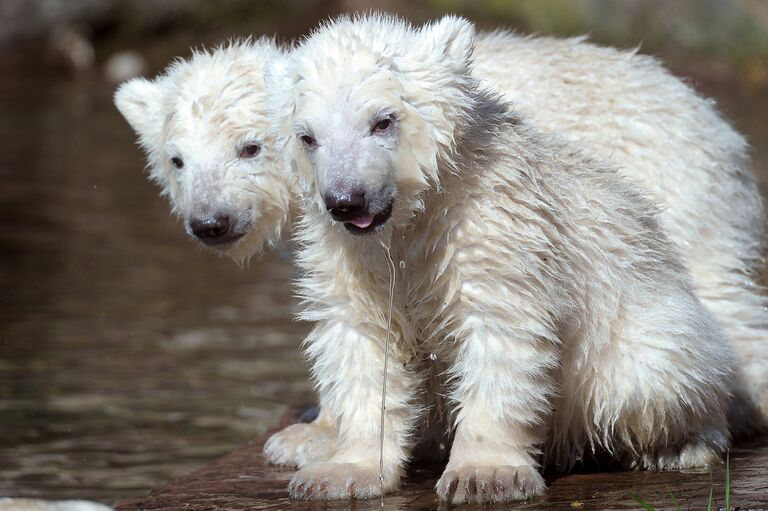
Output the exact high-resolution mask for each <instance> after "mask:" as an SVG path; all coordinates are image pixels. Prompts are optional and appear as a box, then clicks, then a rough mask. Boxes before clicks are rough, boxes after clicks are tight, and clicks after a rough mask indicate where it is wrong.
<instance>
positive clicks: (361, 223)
mask: <svg viewBox="0 0 768 511" xmlns="http://www.w3.org/2000/svg"><path fill="white" fill-rule="evenodd" d="M349 223H350V224H352V225H354V226H357V227H359V228H361V229H365V228H366V227H368V226H369V225H371V224H372V223H373V215H366V216H361V217H359V218H355V219H354V220H350V221H349Z"/></svg>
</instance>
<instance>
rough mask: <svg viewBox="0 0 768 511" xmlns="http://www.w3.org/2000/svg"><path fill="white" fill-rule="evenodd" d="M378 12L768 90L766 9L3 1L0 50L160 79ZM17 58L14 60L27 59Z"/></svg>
mask: <svg viewBox="0 0 768 511" xmlns="http://www.w3.org/2000/svg"><path fill="white" fill-rule="evenodd" d="M368 9H381V10H388V11H393V12H397V13H399V14H402V15H404V16H407V17H409V18H410V19H412V20H413V21H415V22H421V21H424V20H427V19H429V18H432V17H435V16H438V15H440V14H443V13H447V12H453V13H460V14H462V15H465V16H468V17H470V18H472V19H473V20H474V21H476V22H477V23H478V25H479V26H481V27H483V28H492V27H496V26H504V27H513V28H516V29H518V30H521V31H525V32H535V33H542V34H559V35H575V34H590V37H591V39H592V40H594V41H596V42H600V43H604V44H609V45H614V46H620V47H634V46H637V45H641V50H642V51H643V52H647V53H653V54H657V55H661V56H662V57H663V58H664V59H665V60H666V61H667V62H668V63H669V64H670V65H671V66H672V67H673V68H674V69H676V70H680V72H683V73H686V74H696V75H701V76H703V77H704V78H706V79H717V80H726V79H734V80H737V81H738V83H739V84H740V85H741V86H743V87H746V88H749V89H752V90H755V89H758V90H759V89H763V88H765V87H766V86H768V2H767V1H765V0H675V1H668V0H412V1H408V0H381V1H374V0H328V1H325V0H291V1H285V0H222V1H208V0H3V2H2V3H0V46H5V47H7V48H12V49H14V50H17V49H19V48H22V47H27V48H29V47H30V46H35V45H37V47H38V48H37V49H38V50H39V49H40V43H41V42H46V41H47V43H48V44H49V46H50V47H49V48H47V50H49V51H48V52H47V56H48V57H52V58H53V59H54V60H55V59H56V58H58V59H60V62H59V63H60V64H62V65H67V64H70V65H72V62H68V60H72V56H71V55H67V48H66V42H62V40H61V39H62V38H64V39H66V35H67V33H68V32H71V33H74V34H76V35H77V36H79V37H81V38H82V39H83V40H84V41H87V42H88V43H90V44H91V45H92V47H93V49H94V52H93V59H92V61H91V62H90V63H86V64H85V65H83V67H86V68H87V67H91V66H99V65H103V64H104V63H105V62H106V61H108V59H109V57H110V55H112V54H113V53H114V52H116V51H120V50H127V49H136V48H139V49H140V50H143V51H144V52H146V53H148V54H149V55H148V59H149V62H150V64H151V66H150V69H151V70H152V71H155V70H156V67H158V66H160V65H162V63H163V62H164V59H165V58H167V57H168V55H172V54H173V55H175V54H178V53H184V52H185V50H186V49H187V47H189V46H190V45H198V44H200V43H201V42H205V43H215V42H218V41H221V40H222V39H225V38H227V37H230V36H233V35H243V34H250V33H257V34H263V33H266V34H272V33H276V34H278V35H279V36H280V37H282V38H285V39H289V38H294V37H297V36H299V35H301V34H304V33H306V32H307V31H308V30H309V29H310V28H311V27H312V26H313V25H314V24H315V23H316V22H317V21H318V20H319V19H322V18H323V17H326V16H331V15H335V14H338V13H342V12H356V11H357V12H359V11H365V10H368ZM62 46H64V47H65V48H62ZM149 48H151V49H152V50H154V51H150V50H149ZM50 50H52V51H50ZM69 51H70V53H71V51H72V49H71V48H70V49H69ZM13 53H14V55H11V56H10V59H11V60H14V57H15V58H17V59H20V58H21V56H22V54H23V52H17V51H14V52H13ZM51 53H53V55H51ZM57 53H58V55H57ZM153 56H156V58H152V57H153ZM8 59H9V56H8V55H6V56H5V60H8ZM17 63H18V62H17ZM75 67H77V64H75Z"/></svg>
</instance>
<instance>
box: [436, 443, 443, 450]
mask: <svg viewBox="0 0 768 511" xmlns="http://www.w3.org/2000/svg"><path fill="white" fill-rule="evenodd" d="M437 448H438V449H440V450H441V451H444V450H445V444H444V443H443V442H440V445H438V446H437Z"/></svg>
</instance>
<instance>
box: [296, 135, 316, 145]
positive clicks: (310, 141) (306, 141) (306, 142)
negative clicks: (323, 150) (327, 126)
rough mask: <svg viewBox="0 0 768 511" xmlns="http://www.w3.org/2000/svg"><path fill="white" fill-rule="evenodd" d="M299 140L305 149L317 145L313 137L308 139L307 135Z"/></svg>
mask: <svg viewBox="0 0 768 511" xmlns="http://www.w3.org/2000/svg"><path fill="white" fill-rule="evenodd" d="M300 138H301V141H302V142H303V143H304V145H305V146H307V147H315V146H316V145H317V140H315V139H314V138H313V137H310V136H309V135H302V136H301V137H300Z"/></svg>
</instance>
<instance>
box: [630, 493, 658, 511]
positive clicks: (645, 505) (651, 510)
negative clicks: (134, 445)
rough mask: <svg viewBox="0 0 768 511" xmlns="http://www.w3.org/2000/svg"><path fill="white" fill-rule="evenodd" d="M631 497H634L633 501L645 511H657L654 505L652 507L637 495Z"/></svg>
mask: <svg viewBox="0 0 768 511" xmlns="http://www.w3.org/2000/svg"><path fill="white" fill-rule="evenodd" d="M631 496H632V498H633V499H635V501H636V502H637V503H638V504H640V506H642V508H643V509H645V510H646V511H656V508H655V507H653V506H652V505H650V504H649V503H647V502H646V501H644V500H643V499H641V498H640V497H638V496H637V495H631Z"/></svg>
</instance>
